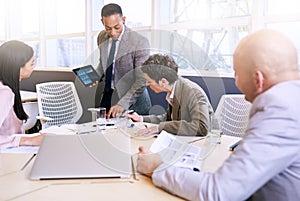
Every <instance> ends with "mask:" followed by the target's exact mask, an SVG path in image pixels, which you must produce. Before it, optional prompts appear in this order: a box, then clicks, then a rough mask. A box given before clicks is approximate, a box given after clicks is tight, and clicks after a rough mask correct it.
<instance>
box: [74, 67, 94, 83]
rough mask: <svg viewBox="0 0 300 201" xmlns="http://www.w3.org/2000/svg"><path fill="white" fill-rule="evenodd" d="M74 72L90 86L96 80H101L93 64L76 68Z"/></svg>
mask: <svg viewBox="0 0 300 201" xmlns="http://www.w3.org/2000/svg"><path fill="white" fill-rule="evenodd" d="M73 72H74V73H75V74H76V75H77V77H78V78H79V79H80V81H81V82H82V83H83V84H84V85H85V86H90V85H92V84H93V83H95V82H96V81H99V80H100V77H99V75H98V73H97V72H96V71H95V69H94V68H93V66H92V65H88V66H83V67H80V68H75V69H73Z"/></svg>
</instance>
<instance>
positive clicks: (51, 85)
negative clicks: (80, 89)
mask: <svg viewBox="0 0 300 201" xmlns="http://www.w3.org/2000/svg"><path fill="white" fill-rule="evenodd" d="M36 92H37V96H38V106H39V113H40V116H43V117H50V118H52V120H49V121H47V122H46V124H45V128H47V127H48V126H52V125H62V124H72V123H76V122H77V121H78V120H79V118H80V117H81V115H82V106H81V103H80V100H79V97H78V94H77V91H76V88H75V86H74V83H73V82H46V83H41V84H37V85H36Z"/></svg>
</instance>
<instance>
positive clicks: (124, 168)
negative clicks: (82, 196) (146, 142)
mask: <svg viewBox="0 0 300 201" xmlns="http://www.w3.org/2000/svg"><path fill="white" fill-rule="evenodd" d="M131 167H132V166H131V154H130V138H129V137H128V136H125V135H117V134H110V135H104V134H101V133H97V132H95V133H91V134H82V135H75V134H68V135H53V134H52V135H51V134H45V136H44V139H43V142H42V144H41V146H40V148H39V151H38V153H37V155H36V158H35V160H34V164H33V166H32V169H31V172H30V175H29V178H30V179H31V180H46V179H86V178H129V177H130V176H131V174H132V170H131Z"/></svg>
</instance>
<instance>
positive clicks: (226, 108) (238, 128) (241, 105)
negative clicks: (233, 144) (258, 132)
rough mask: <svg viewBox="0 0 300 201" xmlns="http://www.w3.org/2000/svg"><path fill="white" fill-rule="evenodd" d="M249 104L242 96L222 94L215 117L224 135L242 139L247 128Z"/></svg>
mask: <svg viewBox="0 0 300 201" xmlns="http://www.w3.org/2000/svg"><path fill="white" fill-rule="evenodd" d="M250 109H251V103H250V102H248V101H246V100H245V96H244V95H242V94H224V95H223V96H222V97H221V99H220V101H219V104H218V106H217V109H216V114H215V115H216V116H217V118H219V119H220V121H221V127H222V132H223V134H224V135H231V136H237V137H242V136H243V135H244V134H245V131H246V128H247V126H248V120H249V113H250Z"/></svg>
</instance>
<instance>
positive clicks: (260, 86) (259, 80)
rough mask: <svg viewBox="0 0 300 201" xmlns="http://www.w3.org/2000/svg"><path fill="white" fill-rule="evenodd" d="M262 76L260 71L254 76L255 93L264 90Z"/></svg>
mask: <svg viewBox="0 0 300 201" xmlns="http://www.w3.org/2000/svg"><path fill="white" fill-rule="evenodd" d="M264 81H265V79H264V74H263V72H262V71H260V70H257V71H255V74H254V82H255V88H256V91H257V93H261V92H263V90H264Z"/></svg>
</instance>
